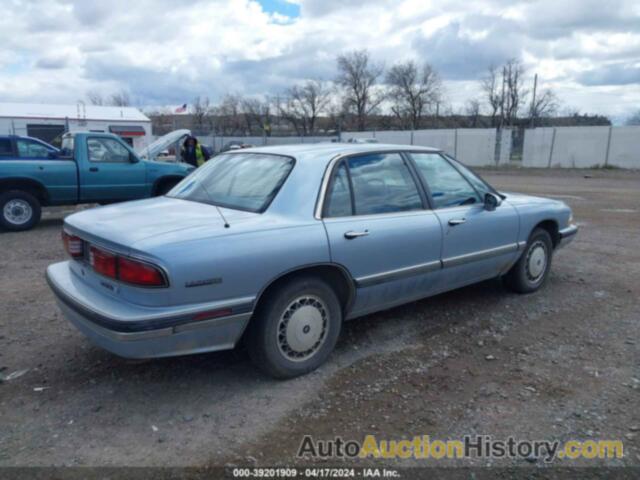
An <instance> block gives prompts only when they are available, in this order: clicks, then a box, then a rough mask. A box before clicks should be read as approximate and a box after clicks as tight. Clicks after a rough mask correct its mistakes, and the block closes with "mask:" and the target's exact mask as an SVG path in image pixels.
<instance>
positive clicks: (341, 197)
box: [326, 163, 353, 217]
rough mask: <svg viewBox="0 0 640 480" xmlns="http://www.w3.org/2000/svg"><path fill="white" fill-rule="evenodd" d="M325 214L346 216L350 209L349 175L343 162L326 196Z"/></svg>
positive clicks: (349, 213)
mask: <svg viewBox="0 0 640 480" xmlns="http://www.w3.org/2000/svg"><path fill="white" fill-rule="evenodd" d="M327 202H328V203H327V210H326V211H327V216H328V217H347V216H349V215H351V214H352V213H353V212H352V211H351V189H350V188H349V176H348V174H347V167H346V166H345V164H344V163H342V164H341V165H340V167H338V171H337V172H336V175H335V177H334V178H333V181H332V182H331V187H330V191H329V195H328V196H327Z"/></svg>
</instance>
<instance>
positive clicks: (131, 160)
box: [129, 153, 140, 163]
mask: <svg viewBox="0 0 640 480" xmlns="http://www.w3.org/2000/svg"><path fill="white" fill-rule="evenodd" d="M129 161H130V162H131V163H138V162H139V161H140V159H139V158H138V157H136V156H135V155H134V154H133V153H130V154H129Z"/></svg>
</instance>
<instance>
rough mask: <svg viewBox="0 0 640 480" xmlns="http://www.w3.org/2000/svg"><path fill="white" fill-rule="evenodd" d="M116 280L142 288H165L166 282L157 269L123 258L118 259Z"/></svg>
mask: <svg viewBox="0 0 640 480" xmlns="http://www.w3.org/2000/svg"><path fill="white" fill-rule="evenodd" d="M118 279H119V280H121V281H123V282H126V283H130V284H132V285H139V286H142V287H166V286H167V281H166V279H165V277H164V275H163V274H162V272H161V271H160V270H159V269H158V268H156V267H154V266H153V265H149V264H148V263H143V262H138V261H137V260H132V259H130V258H124V257H118Z"/></svg>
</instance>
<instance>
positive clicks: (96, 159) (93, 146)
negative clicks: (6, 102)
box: [0, 133, 193, 231]
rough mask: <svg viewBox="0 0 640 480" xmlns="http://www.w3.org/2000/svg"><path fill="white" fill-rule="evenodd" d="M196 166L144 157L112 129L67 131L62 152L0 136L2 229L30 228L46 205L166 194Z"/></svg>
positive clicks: (44, 144)
mask: <svg viewBox="0 0 640 480" xmlns="http://www.w3.org/2000/svg"><path fill="white" fill-rule="evenodd" d="M192 170H193V168H192V167H190V166H189V165H185V164H181V163H180V164H167V163H161V162H153V161H144V160H143V161H141V160H140V159H139V158H138V156H137V155H136V154H135V153H134V151H133V150H132V149H131V147H129V145H127V144H126V143H125V142H124V141H123V140H122V139H121V138H120V137H118V136H117V135H112V134H108V133H67V134H65V135H64V136H63V139H62V148H61V149H60V151H58V150H57V149H55V148H54V147H52V146H50V145H47V144H46V143H44V142H41V141H39V140H36V139H32V138H25V137H0V227H4V228H5V229H7V230H14V231H18V230H28V229H30V228H32V227H33V226H34V225H35V224H37V223H38V221H39V220H40V215H41V207H43V206H49V205H74V204H79V203H112V202H119V201H123V200H134V199H138V198H146V197H151V196H155V195H162V194H164V193H166V192H167V191H168V190H170V189H171V188H172V187H173V186H174V185H175V184H176V183H178V182H179V181H180V180H182V179H183V178H184V177H185V176H186V175H187V174H188V173H189V172H191V171H192Z"/></svg>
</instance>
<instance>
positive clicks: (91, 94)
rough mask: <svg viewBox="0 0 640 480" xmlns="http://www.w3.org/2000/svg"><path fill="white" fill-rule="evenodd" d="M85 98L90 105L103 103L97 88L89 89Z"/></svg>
mask: <svg viewBox="0 0 640 480" xmlns="http://www.w3.org/2000/svg"><path fill="white" fill-rule="evenodd" d="M87 100H88V101H89V104H90V105H104V98H103V97H102V94H101V93H100V92H98V91H97V90H89V91H88V92H87Z"/></svg>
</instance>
